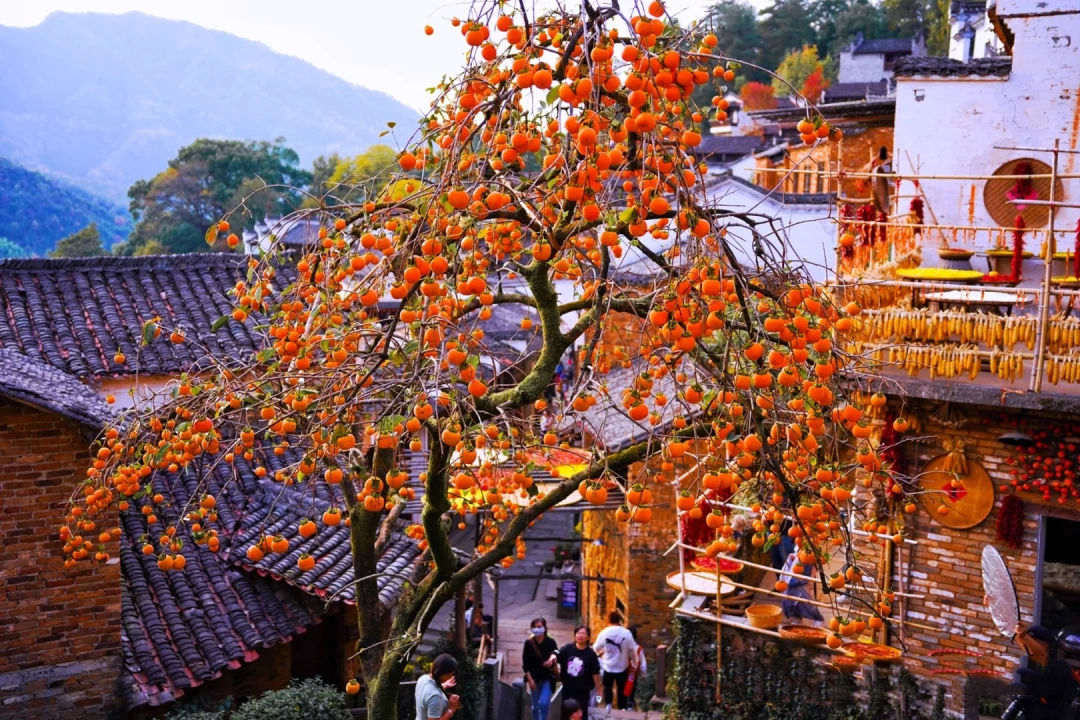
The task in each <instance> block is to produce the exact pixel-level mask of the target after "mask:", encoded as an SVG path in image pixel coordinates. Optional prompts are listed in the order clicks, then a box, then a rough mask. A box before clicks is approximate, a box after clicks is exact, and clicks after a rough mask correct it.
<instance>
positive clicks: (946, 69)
mask: <svg viewBox="0 0 1080 720" xmlns="http://www.w3.org/2000/svg"><path fill="white" fill-rule="evenodd" d="M1011 71H1012V58H1011V57H1010V56H1008V55H1004V56H1001V57H985V58H975V59H973V60H971V61H969V62H962V61H960V60H954V59H953V58H947V57H907V58H901V59H900V60H897V61H896V68H895V69H894V71H893V74H894V75H896V76H897V77H970V76H979V77H1008V75H1009V73H1010V72H1011Z"/></svg>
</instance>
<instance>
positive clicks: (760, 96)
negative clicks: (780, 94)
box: [739, 81, 776, 110]
mask: <svg viewBox="0 0 1080 720" xmlns="http://www.w3.org/2000/svg"><path fill="white" fill-rule="evenodd" d="M739 98H741V99H742V101H743V109H744V110H772V109H773V108H775V107H776V91H775V90H773V86H772V85H766V84H765V83H759V82H752V81H751V82H748V83H746V84H745V85H743V86H742V90H740V91H739Z"/></svg>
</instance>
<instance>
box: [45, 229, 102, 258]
mask: <svg viewBox="0 0 1080 720" xmlns="http://www.w3.org/2000/svg"><path fill="white" fill-rule="evenodd" d="M108 254H109V252H108V251H107V250H106V249H105V247H104V246H103V245H102V244H101V234H100V233H99V232H98V229H97V224H96V223H90V224H89V225H87V226H86V227H84V228H83V229H82V230H79V231H78V232H74V233H72V234H71V235H68V236H67V237H66V238H64V239H62V240H61V241H60V242H58V243H56V249H55V250H53V251H52V252H50V253H49V255H50V256H51V257H56V258H71V257H96V256H98V255H108Z"/></svg>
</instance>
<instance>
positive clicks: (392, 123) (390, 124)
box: [386, 121, 397, 130]
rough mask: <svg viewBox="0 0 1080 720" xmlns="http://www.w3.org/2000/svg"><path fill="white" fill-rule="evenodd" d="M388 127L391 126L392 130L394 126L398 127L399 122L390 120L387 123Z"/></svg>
mask: <svg viewBox="0 0 1080 720" xmlns="http://www.w3.org/2000/svg"><path fill="white" fill-rule="evenodd" d="M386 127H388V128H390V129H391V130H393V129H394V128H396V127H397V123H396V122H393V121H390V122H388V123H386Z"/></svg>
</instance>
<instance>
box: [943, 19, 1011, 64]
mask: <svg viewBox="0 0 1080 720" xmlns="http://www.w3.org/2000/svg"><path fill="white" fill-rule="evenodd" d="M957 20H958V19H957V18H953V20H952V23H951V24H950V25H949V57H951V58H952V59H954V60H961V61H965V62H966V61H967V60H968V59H969V55H968V53H969V52H970V53H971V54H970V57H975V58H983V57H993V56H995V55H1001V54H1002V46H1001V40H999V39H998V36H997V34H995V33H994V26H993V24H992V23H991V22H990V19H989V18H987V17H986V14H985V13H983V15H982V16H981V17H979V18H975V19H970V18H969V19H968V22H969V23H970V24H971V27H972V29H973V30H974V31H975V37H974V42H973V43H971V47H970V48H969V47H968V38H966V37H963V38H958V37H957V35H959V34H960V31H961V30H963V23H960V22H957Z"/></svg>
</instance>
